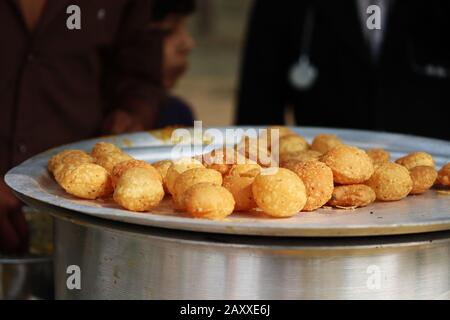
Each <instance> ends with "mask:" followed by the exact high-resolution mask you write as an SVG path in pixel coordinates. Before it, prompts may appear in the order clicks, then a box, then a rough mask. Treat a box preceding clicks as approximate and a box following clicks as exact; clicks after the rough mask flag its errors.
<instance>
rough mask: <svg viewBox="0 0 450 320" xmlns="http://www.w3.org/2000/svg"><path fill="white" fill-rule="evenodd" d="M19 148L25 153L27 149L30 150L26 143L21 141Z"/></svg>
mask: <svg viewBox="0 0 450 320" xmlns="http://www.w3.org/2000/svg"><path fill="white" fill-rule="evenodd" d="M18 149H19V152H20V153H21V154H25V153H27V151H28V148H27V146H26V145H25V144H23V143H19V145H18Z"/></svg>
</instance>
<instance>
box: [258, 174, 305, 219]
mask: <svg viewBox="0 0 450 320" xmlns="http://www.w3.org/2000/svg"><path fill="white" fill-rule="evenodd" d="M252 192H253V198H254V199H255V202H256V203H257V205H258V207H259V208H261V209H262V210H263V211H264V212H265V213H267V214H268V215H270V216H273V217H279V218H283V217H291V216H293V215H295V214H296V213H298V212H300V211H301V210H302V209H303V207H304V206H305V204H306V189H305V185H304V184H303V181H302V180H301V179H300V178H299V177H298V176H297V175H296V174H295V173H293V172H292V171H290V170H287V169H283V168H279V169H276V170H275V172H274V173H273V174H260V175H258V176H257V177H256V178H255V181H254V182H253V185H252Z"/></svg>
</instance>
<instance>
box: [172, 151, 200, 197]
mask: <svg viewBox="0 0 450 320" xmlns="http://www.w3.org/2000/svg"><path fill="white" fill-rule="evenodd" d="M195 168H204V166H203V165H202V163H201V162H200V161H198V160H195V159H191V158H184V159H180V160H176V161H174V162H173V164H172V165H171V166H170V167H169V169H168V170H167V175H166V181H165V183H166V187H167V190H168V191H169V193H170V194H171V195H174V194H175V181H176V180H177V178H178V176H179V175H180V174H182V173H183V172H185V171H187V170H189V169H195Z"/></svg>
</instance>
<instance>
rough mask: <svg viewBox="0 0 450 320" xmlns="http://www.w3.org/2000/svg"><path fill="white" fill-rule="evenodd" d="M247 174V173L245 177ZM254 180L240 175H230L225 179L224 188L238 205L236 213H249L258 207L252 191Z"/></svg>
mask: <svg viewBox="0 0 450 320" xmlns="http://www.w3.org/2000/svg"><path fill="white" fill-rule="evenodd" d="M247 173H248V172H245V173H244V175H245V174H247ZM254 180H255V178H254V177H249V176H240V175H238V174H234V175H229V176H226V177H225V178H224V179H223V187H224V188H226V189H227V190H228V191H230V192H231V194H232V195H233V198H234V201H235V203H236V205H235V208H234V209H235V211H249V210H252V209H254V208H256V207H257V205H256V202H255V199H254V198H253V191H252V184H253V181H254Z"/></svg>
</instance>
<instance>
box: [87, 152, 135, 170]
mask: <svg viewBox="0 0 450 320" xmlns="http://www.w3.org/2000/svg"><path fill="white" fill-rule="evenodd" d="M128 160H133V158H132V157H131V156H130V155H128V154H126V153H123V152H121V153H114V152H113V153H109V154H107V155H105V156H101V157H98V158H95V162H96V163H97V164H98V165H100V166H102V167H103V168H105V169H106V171H108V172H109V173H110V174H112V171H113V169H114V167H115V166H116V165H118V164H119V163H121V162H124V161H128Z"/></svg>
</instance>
